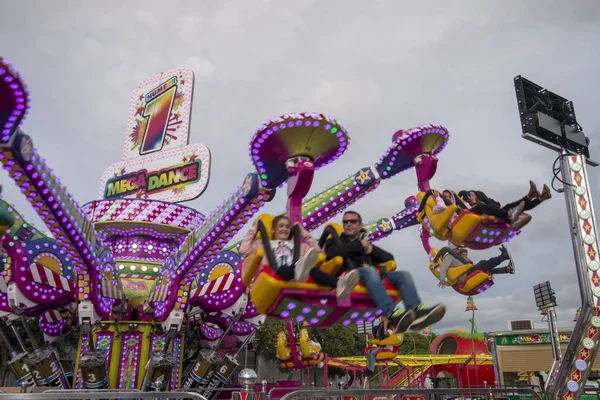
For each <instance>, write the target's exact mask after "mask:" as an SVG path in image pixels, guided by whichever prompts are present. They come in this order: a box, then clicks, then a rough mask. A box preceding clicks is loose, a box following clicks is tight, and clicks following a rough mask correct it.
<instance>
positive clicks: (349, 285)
mask: <svg viewBox="0 0 600 400" xmlns="http://www.w3.org/2000/svg"><path fill="white" fill-rule="evenodd" d="M359 281H360V274H359V273H358V270H356V269H353V270H352V271H350V272H348V273H347V274H345V275H343V276H342V277H341V278H340V279H338V281H337V289H336V295H337V298H338V299H340V300H343V299H345V298H347V297H348V296H350V294H351V293H352V291H353V290H354V288H355V287H356V285H358V282H359Z"/></svg>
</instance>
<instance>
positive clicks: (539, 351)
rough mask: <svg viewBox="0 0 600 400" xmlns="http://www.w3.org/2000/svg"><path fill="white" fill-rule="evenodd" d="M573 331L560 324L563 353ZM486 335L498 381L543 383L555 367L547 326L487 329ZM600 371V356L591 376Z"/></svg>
mask: <svg viewBox="0 0 600 400" xmlns="http://www.w3.org/2000/svg"><path fill="white" fill-rule="evenodd" d="M571 333H572V329H570V328H567V329H565V328H559V338H560V345H561V349H562V352H563V353H564V350H565V349H566V347H567V343H568V342H569V340H570V338H571ZM485 339H486V342H487V344H488V347H489V349H490V352H491V354H492V359H493V363H494V374H495V376H496V381H497V382H498V383H499V384H500V385H512V384H532V385H537V384H540V383H541V384H542V386H543V384H544V383H545V380H546V378H547V376H548V375H547V374H548V371H550V368H551V367H552V344H551V342H550V334H549V332H548V330H547V329H528V330H519V331H515V330H512V331H502V332H488V333H486V334H485ZM598 371H600V359H598V358H596V360H595V361H594V364H593V370H592V374H591V375H590V380H593V379H594V378H595V377H597V376H598ZM540 378H541V380H543V381H542V382H540Z"/></svg>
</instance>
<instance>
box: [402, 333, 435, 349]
mask: <svg viewBox="0 0 600 400" xmlns="http://www.w3.org/2000/svg"><path fill="white" fill-rule="evenodd" d="M434 338H435V335H429V336H425V335H421V334H420V333H413V332H406V333H405V334H404V343H402V344H401V345H400V348H399V351H398V354H401V355H423V354H429V346H430V345H431V342H432V341H433V339H434Z"/></svg>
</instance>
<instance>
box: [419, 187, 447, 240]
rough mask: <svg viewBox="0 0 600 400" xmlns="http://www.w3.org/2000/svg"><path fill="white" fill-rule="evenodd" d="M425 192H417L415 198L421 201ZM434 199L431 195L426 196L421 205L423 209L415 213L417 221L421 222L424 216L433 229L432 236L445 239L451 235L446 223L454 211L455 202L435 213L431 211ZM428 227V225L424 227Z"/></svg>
mask: <svg viewBox="0 0 600 400" xmlns="http://www.w3.org/2000/svg"><path fill="white" fill-rule="evenodd" d="M425 194H426V192H419V193H417V196H416V197H417V200H418V201H419V203H422V202H423V199H424V198H425ZM435 205H436V204H435V200H434V199H433V197H431V196H428V198H427V201H426V202H425V205H424V206H423V211H421V212H419V213H417V219H418V221H419V222H422V221H423V219H424V218H425V217H427V219H428V220H429V224H430V225H431V228H432V229H433V230H434V232H432V234H433V236H435V237H436V238H437V239H439V240H447V239H448V238H449V237H451V236H452V235H451V233H450V229H449V228H448V225H449V223H450V220H451V219H452V216H453V214H454V213H455V212H456V208H457V207H456V204H451V205H449V206H448V207H446V209H445V210H444V211H442V212H440V213H437V214H435V213H434V212H433V207H435ZM426 228H427V229H429V228H428V227H426Z"/></svg>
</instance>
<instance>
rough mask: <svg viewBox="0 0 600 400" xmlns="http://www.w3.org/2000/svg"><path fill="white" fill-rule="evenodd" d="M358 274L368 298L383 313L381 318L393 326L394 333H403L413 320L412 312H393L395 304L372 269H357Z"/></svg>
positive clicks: (369, 267) (377, 273)
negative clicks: (384, 318)
mask: <svg viewBox="0 0 600 400" xmlns="http://www.w3.org/2000/svg"><path fill="white" fill-rule="evenodd" d="M358 273H359V274H360V281H361V282H362V283H363V284H364V285H365V288H367V292H368V293H369V297H370V298H371V300H373V302H374V303H375V304H376V305H377V307H379V308H380V309H381V310H382V311H383V316H384V317H386V318H387V319H388V320H389V321H390V323H391V324H392V325H393V326H395V332H405V331H406V329H408V327H409V326H410V324H411V323H412V322H413V321H414V319H415V313H414V311H412V310H410V309H409V311H403V310H396V311H394V309H395V308H396V304H395V303H394V301H393V300H392V298H391V297H390V296H389V295H388V294H387V291H386V289H385V286H383V281H382V280H381V275H379V272H377V270H376V269H375V268H374V267H371V266H368V267H362V268H359V269H358ZM388 275H389V274H388Z"/></svg>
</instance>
